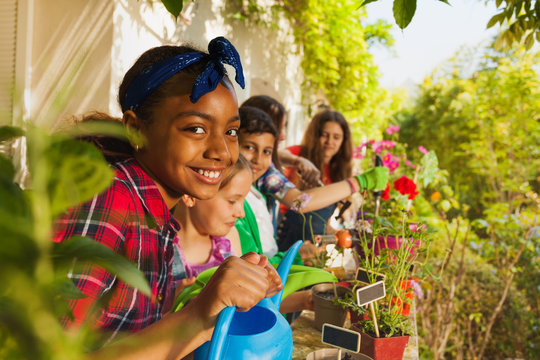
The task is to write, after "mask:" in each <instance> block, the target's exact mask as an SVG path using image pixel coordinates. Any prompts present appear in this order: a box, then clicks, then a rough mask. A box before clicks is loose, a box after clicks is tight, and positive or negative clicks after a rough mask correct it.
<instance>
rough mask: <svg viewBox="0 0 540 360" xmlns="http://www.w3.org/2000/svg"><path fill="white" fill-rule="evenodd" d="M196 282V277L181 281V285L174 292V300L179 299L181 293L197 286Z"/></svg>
mask: <svg viewBox="0 0 540 360" xmlns="http://www.w3.org/2000/svg"><path fill="white" fill-rule="evenodd" d="M196 280H197V277H196V276H193V277H190V278H186V279H182V280H180V283H179V284H178V286H177V287H176V289H175V290H174V298H175V299H176V298H177V297H178V295H180V293H181V292H182V291H184V289H185V288H187V287H188V286H191V285H193V284H195V281H196Z"/></svg>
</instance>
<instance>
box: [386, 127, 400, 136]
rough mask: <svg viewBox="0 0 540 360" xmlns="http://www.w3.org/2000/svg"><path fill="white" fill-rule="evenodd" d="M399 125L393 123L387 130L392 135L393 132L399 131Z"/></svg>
mask: <svg viewBox="0 0 540 360" xmlns="http://www.w3.org/2000/svg"><path fill="white" fill-rule="evenodd" d="M399 129H400V128H399V126H397V125H392V126H389V127H388V128H387V129H386V130H385V131H386V133H387V134H388V135H392V134H395V133H397V132H398V131H399Z"/></svg>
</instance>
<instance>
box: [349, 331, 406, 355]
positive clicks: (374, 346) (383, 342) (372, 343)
mask: <svg viewBox="0 0 540 360" xmlns="http://www.w3.org/2000/svg"><path fill="white" fill-rule="evenodd" d="M352 328H353V330H355V331H358V332H359V333H360V336H361V340H360V352H361V353H362V354H365V355H367V356H369V357H370V358H372V359H373V360H401V359H403V353H404V352H405V347H406V346H407V343H408V342H409V336H393V337H389V338H387V337H380V338H374V337H371V336H370V335H369V334H366V333H365V332H363V331H362V330H361V329H360V328H359V327H358V326H357V324H352Z"/></svg>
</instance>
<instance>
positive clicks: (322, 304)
mask: <svg viewBox="0 0 540 360" xmlns="http://www.w3.org/2000/svg"><path fill="white" fill-rule="evenodd" d="M336 292H337V295H338V297H339V298H344V297H345V295H346V294H347V293H348V292H350V290H349V289H347V288H346V287H343V286H339V285H336ZM311 294H312V298H313V308H314V310H313V311H314V313H315V322H314V324H315V328H316V329H318V330H319V331H320V330H321V329H322V326H323V324H324V323H328V324H332V325H336V326H343V324H344V323H345V318H346V317H347V312H348V310H347V309H343V308H342V307H341V306H339V305H336V304H334V298H335V296H334V284H332V283H324V284H318V285H315V286H313V287H312V288H311Z"/></svg>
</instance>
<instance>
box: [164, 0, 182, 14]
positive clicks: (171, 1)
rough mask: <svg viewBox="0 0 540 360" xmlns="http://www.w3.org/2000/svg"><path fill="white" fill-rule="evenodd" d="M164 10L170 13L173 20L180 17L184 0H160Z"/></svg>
mask: <svg viewBox="0 0 540 360" xmlns="http://www.w3.org/2000/svg"><path fill="white" fill-rule="evenodd" d="M161 2H162V3H163V5H164V6H165V9H167V11H168V12H170V13H171V14H172V15H173V16H174V17H175V18H177V17H178V16H179V15H180V12H181V11H182V8H183V7H184V0H161Z"/></svg>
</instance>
